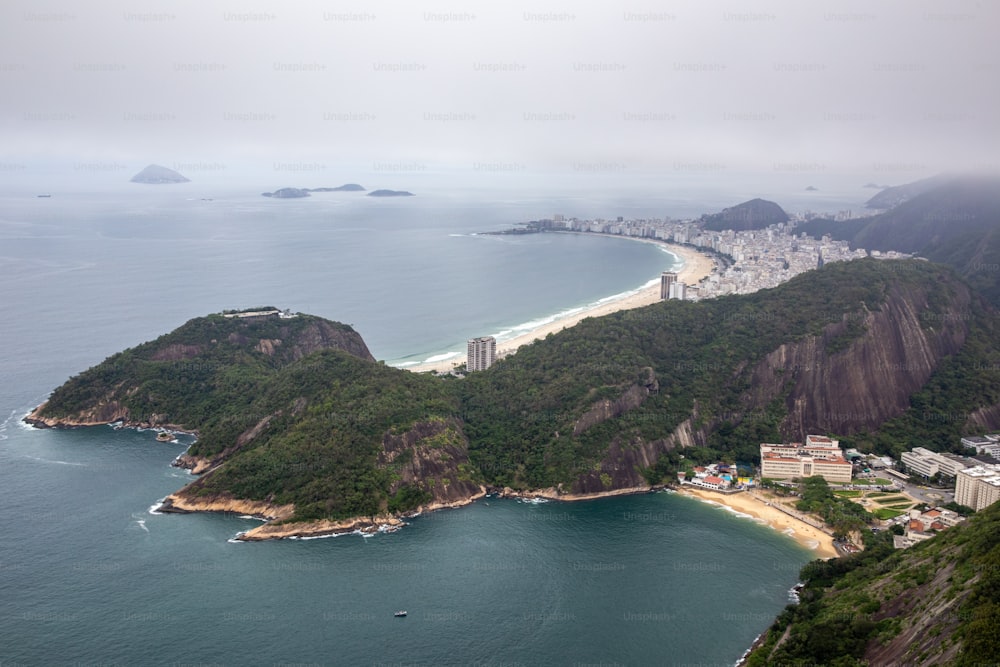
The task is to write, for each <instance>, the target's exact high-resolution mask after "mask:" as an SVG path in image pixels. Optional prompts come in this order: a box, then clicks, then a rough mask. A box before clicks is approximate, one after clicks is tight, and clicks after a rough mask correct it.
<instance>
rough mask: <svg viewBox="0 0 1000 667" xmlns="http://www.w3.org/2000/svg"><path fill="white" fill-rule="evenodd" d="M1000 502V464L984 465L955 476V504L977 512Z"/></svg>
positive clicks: (959, 472)
mask: <svg viewBox="0 0 1000 667" xmlns="http://www.w3.org/2000/svg"><path fill="white" fill-rule="evenodd" d="M997 500H1000V464H997V463H984V464H982V465H977V466H972V467H970V468H965V469H964V470H959V471H958V475H956V476H955V502H956V503H958V504H959V505H965V506H966V507H971V508H972V509H974V510H976V511H977V512H978V511H979V510H981V509H983V508H984V507H988V506H990V505H992V504H993V503H995V502H996V501H997Z"/></svg>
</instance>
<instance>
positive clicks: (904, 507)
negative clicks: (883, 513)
mask: <svg viewBox="0 0 1000 667" xmlns="http://www.w3.org/2000/svg"><path fill="white" fill-rule="evenodd" d="M915 504H916V503H901V504H899V505H887V507H888V508H889V509H892V510H908V509H910V508H911V507H913V506H914V505H915Z"/></svg>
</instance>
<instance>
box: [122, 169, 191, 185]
mask: <svg viewBox="0 0 1000 667" xmlns="http://www.w3.org/2000/svg"><path fill="white" fill-rule="evenodd" d="M130 182H132V183H145V184H147V185H164V184H168V183H190V182H191V179H190V178H186V177H185V176H182V175H181V174H179V173H177V172H176V171H174V170H173V169H168V168H167V167H164V166H161V165H158V164H151V165H149V166H148V167H146V168H145V169H143V170H142V171H140V172H139V173H138V174H136V175H135V176H133V177H132V178H131V180H130Z"/></svg>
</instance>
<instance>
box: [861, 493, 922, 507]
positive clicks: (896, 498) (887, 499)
mask: <svg viewBox="0 0 1000 667" xmlns="http://www.w3.org/2000/svg"><path fill="white" fill-rule="evenodd" d="M870 497H871V496H869V498H870ZM878 502H879V504H881V505H885V504H888V503H903V502H908V503H912V502H913V501H912V500H910V499H909V498H907V497H906V496H901V495H899V494H896V495H893V496H884V497H880V498H879V499H878Z"/></svg>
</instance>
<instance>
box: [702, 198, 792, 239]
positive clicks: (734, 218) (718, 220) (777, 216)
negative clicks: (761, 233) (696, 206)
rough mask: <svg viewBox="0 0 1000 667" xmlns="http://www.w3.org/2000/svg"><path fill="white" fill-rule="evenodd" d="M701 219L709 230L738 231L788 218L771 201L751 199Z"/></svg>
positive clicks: (757, 227) (756, 227)
mask: <svg viewBox="0 0 1000 667" xmlns="http://www.w3.org/2000/svg"><path fill="white" fill-rule="evenodd" d="M701 219H702V221H703V222H704V228H705V229H707V230H709V231H713V232H721V231H723V230H726V229H732V230H734V231H738V232H739V231H748V230H751V229H764V228H765V227H768V226H770V225H774V224H777V223H779V222H788V219H789V218H788V214H787V213H785V211H784V210H783V209H782V208H781V207H780V206H778V205H777V204H775V203H774V202H773V201H767V200H766V199H751V200H750V201H745V202H743V203H742V204H737V205H736V206H733V207H731V208H725V209H722V212H721V213H715V214H714V215H703V216H702V217H701Z"/></svg>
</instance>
